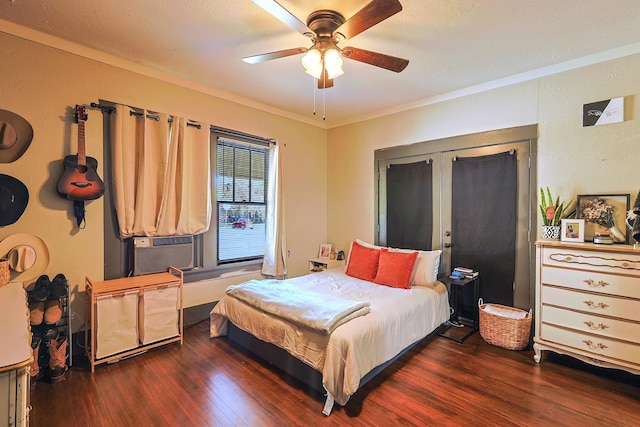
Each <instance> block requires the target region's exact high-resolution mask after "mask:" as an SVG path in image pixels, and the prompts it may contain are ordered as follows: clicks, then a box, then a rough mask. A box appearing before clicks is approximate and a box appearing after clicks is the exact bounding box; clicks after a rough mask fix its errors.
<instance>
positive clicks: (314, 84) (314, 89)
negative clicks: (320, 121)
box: [311, 77, 317, 116]
mask: <svg viewBox="0 0 640 427" xmlns="http://www.w3.org/2000/svg"><path fill="white" fill-rule="evenodd" d="M311 81H312V82H313V115H314V116H315V115H316V86H317V84H316V78H315V77H311Z"/></svg>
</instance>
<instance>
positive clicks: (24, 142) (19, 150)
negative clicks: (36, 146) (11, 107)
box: [0, 110, 33, 163]
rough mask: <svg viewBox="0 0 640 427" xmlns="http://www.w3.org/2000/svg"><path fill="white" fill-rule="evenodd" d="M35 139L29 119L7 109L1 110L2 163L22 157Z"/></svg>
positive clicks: (0, 148) (0, 160)
mask: <svg viewBox="0 0 640 427" xmlns="http://www.w3.org/2000/svg"><path fill="white" fill-rule="evenodd" d="M32 139H33V128H32V127H31V125H30V124H29V122H28V121H26V120H25V119H23V118H22V117H20V116H19V115H17V114H15V113H12V112H11V111H7V110H0V163H11V162H14V161H16V160H18V159H19V158H20V156H22V155H23V154H24V152H25V151H27V148H29V144H31V140H32Z"/></svg>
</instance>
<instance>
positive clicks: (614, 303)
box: [533, 240, 640, 374]
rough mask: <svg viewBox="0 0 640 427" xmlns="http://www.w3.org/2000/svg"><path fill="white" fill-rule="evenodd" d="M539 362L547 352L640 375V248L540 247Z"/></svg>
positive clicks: (539, 243) (536, 339) (536, 341)
mask: <svg viewBox="0 0 640 427" xmlns="http://www.w3.org/2000/svg"><path fill="white" fill-rule="evenodd" d="M536 247H537V249H536V275H537V277H536V314H535V337H534V344H533V348H534V350H535V356H534V359H535V361H536V362H538V363H539V362H540V360H541V356H542V351H543V350H551V351H554V352H557V353H563V354H567V355H570V356H573V357H576V358H578V359H580V360H582V361H585V362H587V363H591V364H594V365H598V366H603V367H612V368H618V369H624V370H626V371H629V372H632V373H634V374H640V249H633V247H631V246H628V245H618V244H615V245H595V244H593V243H568V242H561V241H558V240H539V241H537V242H536Z"/></svg>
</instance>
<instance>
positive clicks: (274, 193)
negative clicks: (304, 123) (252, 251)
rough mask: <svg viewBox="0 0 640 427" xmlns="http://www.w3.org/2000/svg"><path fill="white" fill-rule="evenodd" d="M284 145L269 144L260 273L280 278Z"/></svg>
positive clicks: (284, 256)
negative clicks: (263, 240)
mask: <svg viewBox="0 0 640 427" xmlns="http://www.w3.org/2000/svg"><path fill="white" fill-rule="evenodd" d="M285 147H286V146H284V145H283V144H270V146H269V188H268V190H267V218H266V228H267V229H266V233H267V236H266V246H265V250H264V260H263V263H262V274H264V275H266V276H274V277H282V278H284V277H286V275H287V239H286V234H285V221H284V219H285V216H284V193H285V191H284V164H285V162H284V154H285Z"/></svg>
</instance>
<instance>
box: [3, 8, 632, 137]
mask: <svg viewBox="0 0 640 427" xmlns="http://www.w3.org/2000/svg"><path fill="white" fill-rule="evenodd" d="M400 2H401V3H402V6H403V10H402V11H401V12H400V13H398V14H396V15H394V16H392V17H391V18H389V19H387V20H385V21H383V22H381V23H380V24H378V25H376V26H374V27H372V28H370V29H368V30H367V31H365V32H363V33H361V34H359V35H357V36H355V37H354V38H352V39H350V40H347V41H345V42H342V43H341V44H340V46H342V47H344V46H347V45H351V46H354V47H358V48H362V49H367V50H373V51H378V52H382V53H386V54H389V55H393V56H399V57H403V58H407V59H409V60H410V63H409V66H408V67H407V68H406V69H405V70H404V71H403V72H402V73H399V74H396V73H393V72H390V71H387V70H384V69H380V68H377V67H373V66H371V65H366V64H362V63H359V62H355V61H351V60H345V65H344V70H345V74H344V75H343V76H341V77H339V78H337V79H336V80H335V86H334V87H333V88H332V89H329V90H325V91H316V104H317V109H318V111H319V114H317V115H316V116H315V117H314V116H313V115H312V111H313V105H314V89H313V80H312V78H311V77H310V76H308V75H307V74H305V73H304V70H303V68H302V66H301V64H300V57H299V56H292V57H287V58H281V59H276V60H273V61H269V62H265V63H261V64H253V65H251V64H247V63H245V62H243V61H242V57H244V56H249V55H255V54H260V53H265V52H271V51H275V50H282V49H288V48H293V47H309V46H310V41H309V39H308V38H306V37H304V36H303V35H301V34H299V33H297V32H295V31H294V30H293V29H291V28H289V27H287V26H286V25H285V24H283V23H282V22H280V21H279V20H278V19H276V18H274V17H273V16H271V15H269V14H268V13H267V12H265V11H264V10H263V9H261V8H260V7H259V6H257V5H256V4H254V3H253V2H252V1H251V0H135V1H132V0H110V1H105V0H85V1H78V0H0V31H3V32H9V33H12V34H16V35H18V36H22V37H26V38H31V39H37V41H39V42H42V43H45V44H52V45H55V44H56V43H58V44H59V43H60V42H61V40H62V41H68V42H73V44H71V43H67V44H66V45H65V49H67V50H74V46H76V45H75V44H77V45H79V46H77V47H78V50H79V51H81V54H84V55H86V56H91V55H90V54H87V52H91V50H90V49H86V48H85V47H88V48H91V49H94V50H96V51H100V52H104V53H107V54H109V55H112V56H113V57H117V58H121V59H124V60H126V61H120V62H119V64H120V65H121V64H123V63H124V64H127V63H130V64H132V65H136V66H143V67H144V68H145V69H147V68H148V69H150V70H159V71H161V72H163V73H166V75H171V76H176V77H178V78H179V79H178V80H176V81H187V82H193V83H194V84H195V85H197V86H198V87H205V88H211V93H215V94H218V95H219V96H223V97H226V98H228V99H232V100H236V101H239V102H245V103H248V104H253V105H258V106H260V107H261V108H265V109H267V110H270V109H271V110H273V111H276V112H281V113H283V114H285V115H289V116H291V117H295V118H298V119H301V120H304V121H310V122H317V123H318V124H319V125H320V126H327V127H332V126H336V125H339V124H341V123H348V122H350V121H354V120H358V119H361V118H366V117H373V116H376V115H380V114H385V113H388V112H391V111H398V110H401V109H404V108H407V107H409V106H416V105H421V104H424V103H428V102H430V101H431V100H434V99H444V98H446V97H450V96H453V95H452V94H456V93H457V94H460V93H468V92H470V91H475V90H481V88H486V87H492V86H496V85H502V84H509V83H511V82H517V81H521V80H524V79H527V78H531V77H535V76H536V75H544V74H548V73H552V72H557V71H561V70H563V69H569V68H573V67H576V66H581V65H588V64H589V63H593V62H598V61H602V60H606V59H611V58H615V57H617V56H622V55H627V54H633V53H637V52H640V31H639V30H638V28H640V5H639V3H638V0H607V1H602V0H400ZM279 3H280V4H281V5H282V6H284V7H285V8H287V9H288V10H289V11H291V12H292V13H293V14H294V15H295V16H296V17H298V19H299V20H301V21H303V22H306V18H307V16H308V15H309V13H311V12H312V11H314V10H318V9H333V10H336V11H338V12H340V13H342V14H343V15H344V16H345V17H347V18H349V17H350V16H352V15H353V14H354V13H355V12H357V11H358V10H359V9H360V8H362V7H363V6H364V5H366V4H367V3H368V0H340V1H338V0H279ZM14 24H17V25H14ZM26 30H28V31H26ZM31 30H35V31H31ZM49 36H53V37H49ZM112 56H105V57H106V58H111V57H112ZM102 60H105V59H104V58H103V59H102ZM106 61H107V62H108V61H109V60H108V59H106ZM325 96H326V98H325ZM256 103H257V104H256ZM323 103H326V104H324V105H326V121H324V122H323V121H322V118H321V117H322V114H321V112H322V108H323Z"/></svg>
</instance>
